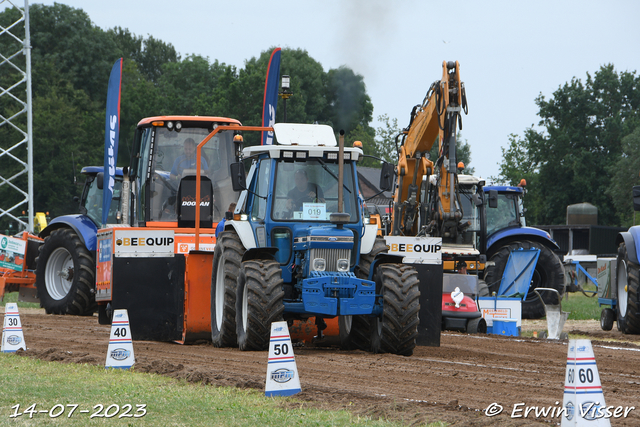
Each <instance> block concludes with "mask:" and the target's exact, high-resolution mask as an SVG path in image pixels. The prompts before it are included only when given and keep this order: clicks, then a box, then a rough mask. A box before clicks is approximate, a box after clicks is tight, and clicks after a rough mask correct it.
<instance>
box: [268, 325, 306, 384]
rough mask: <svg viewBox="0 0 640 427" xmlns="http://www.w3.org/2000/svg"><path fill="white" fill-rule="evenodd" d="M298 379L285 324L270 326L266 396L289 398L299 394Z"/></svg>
mask: <svg viewBox="0 0 640 427" xmlns="http://www.w3.org/2000/svg"><path fill="white" fill-rule="evenodd" d="M300 391H301V389H300V378H299V377H298V368H297V367H296V358H295V356H294V355H293V346H292V345H291V336H290V335H289V328H288V327H287V322H273V323H272V324H271V341H270V342H269V362H268V363H267V382H266V385H265V390H264V394H265V395H266V396H291V395H294V394H296V393H300Z"/></svg>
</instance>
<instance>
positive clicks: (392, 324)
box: [371, 264, 420, 356]
mask: <svg viewBox="0 0 640 427" xmlns="http://www.w3.org/2000/svg"><path fill="white" fill-rule="evenodd" d="M376 270H377V271H376V292H377V293H379V294H381V295H382V300H383V304H384V308H383V311H382V316H381V317H376V318H374V319H373V321H372V322H371V323H372V328H371V329H372V334H371V350H372V351H373V352H374V353H393V354H399V355H402V356H411V355H412V354H413V350H414V349H415V347H416V338H417V337H418V324H419V323H420V321H419V319H418V312H419V311H420V290H419V287H418V285H419V284H420V281H419V280H418V272H417V271H416V270H415V268H413V267H412V266H410V265H406V264H382V265H379V266H378V267H377V269H376Z"/></svg>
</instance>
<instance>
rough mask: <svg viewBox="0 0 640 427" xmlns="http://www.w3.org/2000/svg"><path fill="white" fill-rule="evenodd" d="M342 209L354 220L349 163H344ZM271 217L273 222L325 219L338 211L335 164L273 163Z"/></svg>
mask: <svg viewBox="0 0 640 427" xmlns="http://www.w3.org/2000/svg"><path fill="white" fill-rule="evenodd" d="M343 185H344V188H343V195H344V212H346V213H348V214H350V215H351V220H350V222H357V221H358V209H357V203H356V197H357V194H356V189H355V185H354V177H353V165H352V164H351V163H350V162H345V164H344V184H343ZM272 200H273V210H272V218H273V219H274V220H276V221H291V220H293V221H315V222H318V221H329V216H330V215H331V214H332V213H334V212H338V163H337V162H330V161H326V160H322V159H317V160H314V159H309V160H306V161H287V160H280V161H278V162H277V165H276V179H275V191H274V194H273V196H272Z"/></svg>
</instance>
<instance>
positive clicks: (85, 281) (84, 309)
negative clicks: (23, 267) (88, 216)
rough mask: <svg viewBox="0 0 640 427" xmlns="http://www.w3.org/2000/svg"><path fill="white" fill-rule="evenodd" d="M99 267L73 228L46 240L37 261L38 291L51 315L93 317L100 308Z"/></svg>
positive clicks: (59, 230)
mask: <svg viewBox="0 0 640 427" xmlns="http://www.w3.org/2000/svg"><path fill="white" fill-rule="evenodd" d="M95 271H96V263H95V260H94V259H93V256H92V255H91V252H89V250H88V249H87V248H86V246H85V245H84V243H82V241H81V240H80V237H78V235H77V234H76V232H75V231H73V230H72V229H70V228H59V229H57V230H53V231H52V232H51V235H49V236H47V237H45V239H44V243H43V244H42V245H41V246H40V253H39V255H38V258H36V288H37V290H38V297H39V298H40V307H42V308H44V309H45V311H46V312H47V314H72V315H77V316H90V315H91V314H93V312H94V311H95V310H96V308H97V304H96V298H95V295H96V294H95Z"/></svg>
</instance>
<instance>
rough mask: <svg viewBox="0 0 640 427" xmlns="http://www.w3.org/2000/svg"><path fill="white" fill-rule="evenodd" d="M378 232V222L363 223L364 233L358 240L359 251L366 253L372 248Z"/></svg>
mask: <svg viewBox="0 0 640 427" xmlns="http://www.w3.org/2000/svg"><path fill="white" fill-rule="evenodd" d="M377 234H378V224H365V226H364V234H363V235H362V239H361V240H360V253H361V254H368V253H369V252H371V249H373V244H374V243H375V241H376V235H377Z"/></svg>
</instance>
